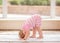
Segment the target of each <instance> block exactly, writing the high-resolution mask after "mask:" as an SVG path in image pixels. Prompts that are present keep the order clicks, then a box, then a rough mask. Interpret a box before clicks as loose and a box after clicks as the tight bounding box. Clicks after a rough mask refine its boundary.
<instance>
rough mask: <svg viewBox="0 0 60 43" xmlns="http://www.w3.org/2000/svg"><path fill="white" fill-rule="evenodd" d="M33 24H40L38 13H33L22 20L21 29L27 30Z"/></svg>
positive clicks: (33, 25)
mask: <svg viewBox="0 0 60 43" xmlns="http://www.w3.org/2000/svg"><path fill="white" fill-rule="evenodd" d="M35 25H36V26H40V25H41V17H40V15H37V14H35V15H33V16H31V17H30V18H28V19H27V20H26V21H25V22H24V24H23V26H22V29H23V30H26V31H27V30H30V29H31V28H33V27H35Z"/></svg>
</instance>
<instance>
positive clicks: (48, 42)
mask: <svg viewBox="0 0 60 43" xmlns="http://www.w3.org/2000/svg"><path fill="white" fill-rule="evenodd" d="M18 32H19V31H0V43H60V31H43V36H44V38H43V39H37V38H28V39H27V40H20V39H19V36H18ZM30 35H32V32H31V34H30ZM36 36H38V33H36Z"/></svg>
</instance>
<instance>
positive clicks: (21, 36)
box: [19, 30, 25, 38]
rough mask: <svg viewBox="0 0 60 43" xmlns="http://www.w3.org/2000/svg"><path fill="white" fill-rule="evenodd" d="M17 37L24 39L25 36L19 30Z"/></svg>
mask: <svg viewBox="0 0 60 43" xmlns="http://www.w3.org/2000/svg"><path fill="white" fill-rule="evenodd" d="M19 37H20V38H24V37H25V34H24V33H23V30H20V31H19Z"/></svg>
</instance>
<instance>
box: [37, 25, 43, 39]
mask: <svg viewBox="0 0 60 43" xmlns="http://www.w3.org/2000/svg"><path fill="white" fill-rule="evenodd" d="M36 29H37V31H38V33H39V37H38V38H40V39H41V38H43V33H42V29H41V28H40V26H36Z"/></svg>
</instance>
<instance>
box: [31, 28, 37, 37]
mask: <svg viewBox="0 0 60 43" xmlns="http://www.w3.org/2000/svg"><path fill="white" fill-rule="evenodd" d="M32 31H33V34H32V36H31V38H35V37H36V28H35V27H33V29H32Z"/></svg>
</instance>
